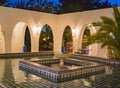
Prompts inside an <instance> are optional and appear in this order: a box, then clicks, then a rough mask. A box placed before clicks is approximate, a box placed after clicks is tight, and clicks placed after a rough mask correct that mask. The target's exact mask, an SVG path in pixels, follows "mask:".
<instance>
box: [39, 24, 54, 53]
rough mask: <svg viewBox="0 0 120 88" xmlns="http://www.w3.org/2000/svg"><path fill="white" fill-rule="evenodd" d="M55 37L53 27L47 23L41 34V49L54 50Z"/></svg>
mask: <svg viewBox="0 0 120 88" xmlns="http://www.w3.org/2000/svg"><path fill="white" fill-rule="evenodd" d="M53 46H54V39H53V32H52V29H51V27H50V26H49V25H48V24H45V25H44V26H43V27H42V29H41V33H40V36H39V51H53Z"/></svg>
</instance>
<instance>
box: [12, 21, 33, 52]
mask: <svg viewBox="0 0 120 88" xmlns="http://www.w3.org/2000/svg"><path fill="white" fill-rule="evenodd" d="M26 27H27V25H26V24H25V23H24V22H18V23H17V24H16V25H15V27H14V29H13V33H12V42H11V43H12V44H11V49H12V50H11V51H12V53H17V52H19V53H20V52H23V46H24V37H25V29H26ZM28 28H29V31H30V36H31V51H32V46H33V44H32V39H33V38H32V31H31V29H30V27H29V26H28Z"/></svg>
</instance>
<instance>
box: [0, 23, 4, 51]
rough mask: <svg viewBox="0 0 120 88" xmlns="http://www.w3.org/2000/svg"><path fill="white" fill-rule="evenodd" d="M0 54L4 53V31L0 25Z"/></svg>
mask: <svg viewBox="0 0 120 88" xmlns="http://www.w3.org/2000/svg"><path fill="white" fill-rule="evenodd" d="M0 53H5V39H4V31H3V29H2V26H1V25H0Z"/></svg>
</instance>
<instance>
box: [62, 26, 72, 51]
mask: <svg viewBox="0 0 120 88" xmlns="http://www.w3.org/2000/svg"><path fill="white" fill-rule="evenodd" d="M61 45H62V48H61V51H62V53H72V52H73V38H72V29H71V28H70V26H69V25H67V26H66V27H65V29H64V31H63V36H62V44H61Z"/></svg>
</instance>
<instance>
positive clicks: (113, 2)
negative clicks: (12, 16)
mask: <svg viewBox="0 0 120 88" xmlns="http://www.w3.org/2000/svg"><path fill="white" fill-rule="evenodd" d="M9 1H12V2H15V1H17V0H9ZM25 1H27V0H25ZM48 1H54V2H55V3H58V1H59V0H48ZM102 1H105V0H102ZM108 1H109V2H110V3H112V4H116V3H117V4H118V5H119V6H120V0H108Z"/></svg>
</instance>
